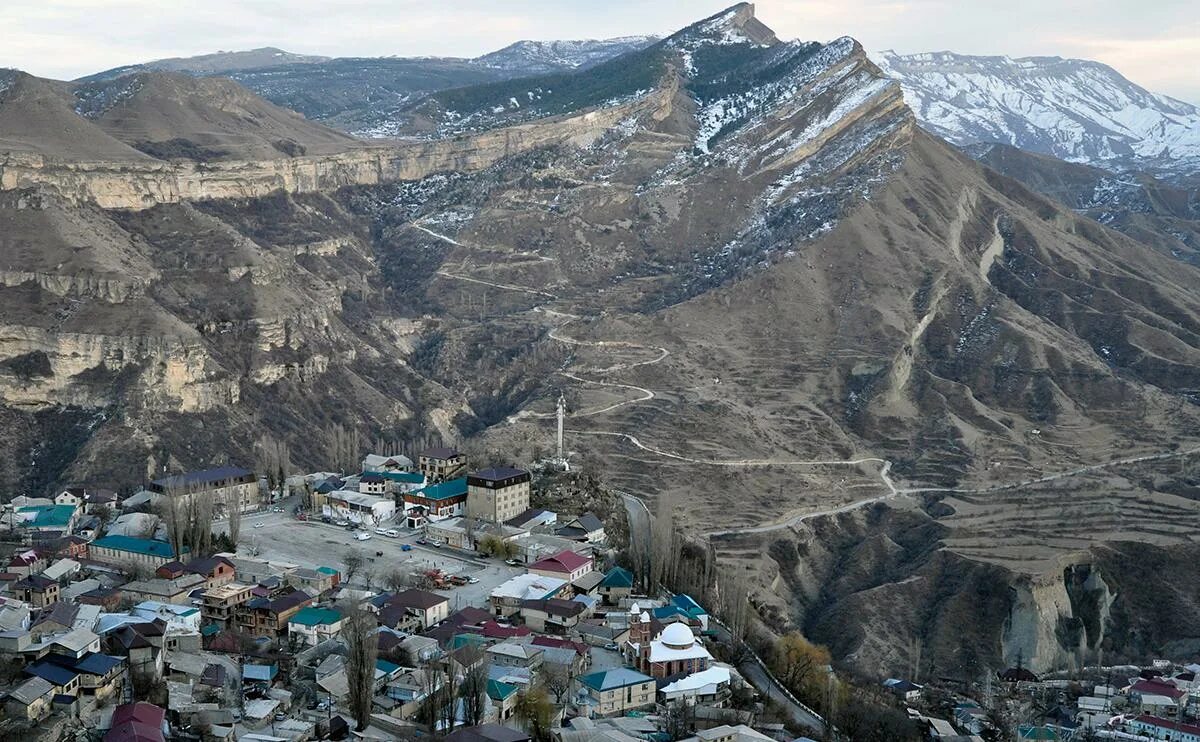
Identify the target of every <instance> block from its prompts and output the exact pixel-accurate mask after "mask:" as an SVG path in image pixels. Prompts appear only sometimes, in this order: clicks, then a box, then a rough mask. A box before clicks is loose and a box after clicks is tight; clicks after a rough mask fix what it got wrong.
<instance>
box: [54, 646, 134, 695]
mask: <svg viewBox="0 0 1200 742" xmlns="http://www.w3.org/2000/svg"><path fill="white" fill-rule="evenodd" d="M45 659H46V661H47V662H50V663H51V664H54V665H58V666H59V667H62V668H65V669H67V670H70V671H71V672H73V673H75V674H76V675H78V676H79V691H80V693H82V694H83V695H84V696H86V697H90V698H94V699H96V700H97V701H100V700H104V699H106V698H111V697H113V696H114V695H116V694H118V693H119V692H120V691H121V689H122V688H123V687H124V685H125V675H126V673H125V667H126V666H125V660H124V659H122V658H121V657H112V656H110V655H107V654H100V653H98V652H92V653H90V654H86V655H84V656H83V657H79V658H75V657H67V656H64V655H60V654H51V655H47V656H46V658H45Z"/></svg>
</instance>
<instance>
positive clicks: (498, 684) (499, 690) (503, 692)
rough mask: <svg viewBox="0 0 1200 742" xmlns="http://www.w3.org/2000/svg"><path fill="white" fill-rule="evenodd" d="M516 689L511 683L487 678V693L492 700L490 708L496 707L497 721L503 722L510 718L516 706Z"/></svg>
mask: <svg viewBox="0 0 1200 742" xmlns="http://www.w3.org/2000/svg"><path fill="white" fill-rule="evenodd" d="M517 690H518V687H517V686H516V685H514V684H513V683H505V682H502V681H500V680H493V679H491V678H488V681H487V695H488V698H489V699H491V701H492V708H494V709H496V717H497V720H498V721H500V722H505V721H507V720H508V719H510V718H512V715H513V711H514V710H515V709H516V707H517Z"/></svg>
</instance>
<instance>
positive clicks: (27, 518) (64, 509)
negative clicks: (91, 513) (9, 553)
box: [13, 504, 83, 537]
mask: <svg viewBox="0 0 1200 742" xmlns="http://www.w3.org/2000/svg"><path fill="white" fill-rule="evenodd" d="M82 515H83V510H82V509H81V508H80V507H79V506H78V505H69V504H68V505H26V506H25V507H20V508H17V509H16V510H15V511H14V513H13V518H14V519H15V522H16V524H17V527H19V528H21V529H24V530H26V531H32V532H35V533H37V534H39V535H41V536H43V537H44V536H46V535H53V534H63V535H67V534H70V533H71V532H72V531H74V530H75V526H76V524H77V523H78V522H79V518H80V517H81V516H82Z"/></svg>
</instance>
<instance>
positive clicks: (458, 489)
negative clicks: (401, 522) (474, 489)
mask: <svg viewBox="0 0 1200 742" xmlns="http://www.w3.org/2000/svg"><path fill="white" fill-rule="evenodd" d="M403 501H404V517H405V520H406V521H407V523H406V525H408V527H409V528H420V527H422V526H424V525H425V524H426V523H427V522H429V521H436V520H446V519H447V518H457V517H458V516H460V515H462V514H463V513H464V512H466V509H467V479H466V477H462V478H460V479H451V480H449V481H446V482H441V483H439V484H431V485H428V486H426V487H422V488H420V489H417V490H413V491H412V492H405V493H404V494H403Z"/></svg>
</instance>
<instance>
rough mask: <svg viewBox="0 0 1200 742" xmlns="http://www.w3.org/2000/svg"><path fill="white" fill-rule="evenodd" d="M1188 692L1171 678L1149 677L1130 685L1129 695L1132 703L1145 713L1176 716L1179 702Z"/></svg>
mask: <svg viewBox="0 0 1200 742" xmlns="http://www.w3.org/2000/svg"><path fill="white" fill-rule="evenodd" d="M1186 695H1187V693H1186V691H1184V690H1183V689H1182V688H1180V687H1178V686H1177V685H1175V683H1173V682H1171V681H1169V680H1162V679H1159V678H1149V679H1144V680H1138V681H1137V682H1135V683H1134V684H1133V685H1131V686H1129V690H1128V696H1129V700H1130V702H1131V703H1132V704H1134V705H1136V706H1137V707H1138V708H1140V709H1141V711H1142V713H1143V714H1155V715H1161V716H1168V717H1171V716H1175V715H1176V714H1177V713H1178V712H1179V704H1180V702H1181V700H1182V699H1183V698H1184V696H1186Z"/></svg>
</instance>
